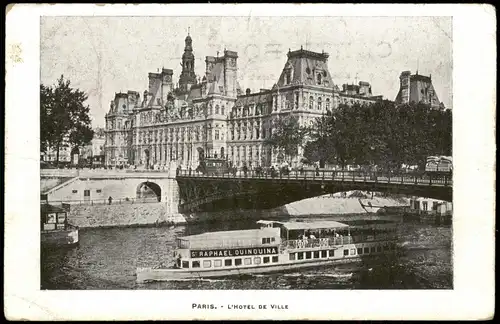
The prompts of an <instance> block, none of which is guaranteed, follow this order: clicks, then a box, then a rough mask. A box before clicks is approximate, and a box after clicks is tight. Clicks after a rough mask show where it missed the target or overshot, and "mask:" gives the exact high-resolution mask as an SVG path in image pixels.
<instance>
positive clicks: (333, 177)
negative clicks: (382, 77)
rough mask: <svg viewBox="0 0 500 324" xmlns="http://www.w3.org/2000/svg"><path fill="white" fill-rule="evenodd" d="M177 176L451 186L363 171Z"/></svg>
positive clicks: (440, 178) (436, 178) (440, 180)
mask: <svg viewBox="0 0 500 324" xmlns="http://www.w3.org/2000/svg"><path fill="white" fill-rule="evenodd" d="M179 176H190V177H210V178H250V179H269V178H274V179H301V180H315V181H341V182H365V183H366V182H372V183H388V184H412V185H434V186H452V178H451V176H450V175H433V176H429V175H426V174H392V173H382V172H363V171H336V170H324V169H323V170H311V169H309V170H292V171H288V172H281V171H280V170H275V169H274V170H273V169H269V168H265V169H264V168H263V169H262V170H260V171H259V170H255V169H252V170H248V171H247V172H244V171H243V170H241V169H240V170H238V171H237V172H235V173H234V172H233V173H229V172H226V173H222V172H221V173H219V174H210V175H207V174H203V173H191V174H189V172H188V171H187V170H182V171H181V172H179Z"/></svg>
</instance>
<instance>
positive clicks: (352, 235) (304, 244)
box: [136, 220, 397, 283]
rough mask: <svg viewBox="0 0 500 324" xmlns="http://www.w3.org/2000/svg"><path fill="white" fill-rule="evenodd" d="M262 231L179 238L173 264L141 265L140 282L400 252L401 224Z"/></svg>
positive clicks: (278, 226)
mask: <svg viewBox="0 0 500 324" xmlns="http://www.w3.org/2000/svg"><path fill="white" fill-rule="evenodd" d="M257 223H258V224H259V225H260V228H259V229H248V230H238V231H220V232H210V233H203V234H198V235H190V236H184V237H179V238H177V239H176V248H175V250H174V251H173V256H174V260H175V261H174V264H173V265H172V266H171V267H169V268H138V269H137V277H136V280H137V282H139V283H143V282H148V281H165V280H179V279H198V278H210V277H225V276H233V275H248V274H256V273H268V272H282V271H289V270H295V269H300V268H305V267H317V266H323V265H332V264H340V263H352V262H359V261H361V260H363V261H365V260H367V259H372V260H376V259H377V258H380V257H383V258H382V259H384V260H387V257H388V256H391V255H392V256H393V255H395V253H394V252H395V251H396V240H397V237H396V231H395V230H396V227H395V225H396V224H395V223H390V224H378V225H380V226H377V225H374V224H364V225H363V224H360V225H347V224H344V223H339V222H336V221H315V222H278V221H266V220H260V221H258V222H257Z"/></svg>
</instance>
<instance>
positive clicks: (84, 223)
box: [68, 202, 185, 228]
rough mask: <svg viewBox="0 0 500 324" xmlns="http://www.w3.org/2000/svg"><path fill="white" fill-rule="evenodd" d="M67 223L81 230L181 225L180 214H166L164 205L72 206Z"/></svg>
mask: <svg viewBox="0 0 500 324" xmlns="http://www.w3.org/2000/svg"><path fill="white" fill-rule="evenodd" d="M68 221H69V222H70V223H71V224H73V225H76V226H79V227H81V228H88V227H119V226H146V225H154V224H165V223H168V224H183V223H185V219H184V217H183V216H182V215H180V214H173V213H169V212H168V208H167V205H166V204H165V203H161V202H159V203H136V204H115V205H113V204H111V205H93V206H91V205H72V206H71V209H70V212H69V215H68Z"/></svg>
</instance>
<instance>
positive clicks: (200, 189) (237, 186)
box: [176, 170, 453, 212]
mask: <svg viewBox="0 0 500 324" xmlns="http://www.w3.org/2000/svg"><path fill="white" fill-rule="evenodd" d="M176 180H177V183H178V186H179V210H180V211H182V212H193V211H218V210H225V209H240V208H241V209H267V208H275V207H278V206H282V205H285V204H288V203H291V202H294V201H298V200H302V199H306V198H311V197H316V196H320V195H324V194H328V193H336V192H344V191H350V190H363V191H377V192H385V193H397V194H404V195H409V196H421V197H428V198H435V199H441V200H446V201H452V196H453V195H452V189H453V188H452V176H451V175H439V176H438V175H428V174H383V173H375V172H367V173H363V172H356V171H333V170H318V171H304V172H302V173H300V172H291V173H288V174H287V175H283V174H275V175H274V176H271V175H269V174H255V173H250V172H249V173H248V174H238V175H236V174H235V175H233V174H222V175H218V176H207V175H202V174H198V173H195V172H193V171H191V172H190V171H180V172H179V173H178V174H177V177H176Z"/></svg>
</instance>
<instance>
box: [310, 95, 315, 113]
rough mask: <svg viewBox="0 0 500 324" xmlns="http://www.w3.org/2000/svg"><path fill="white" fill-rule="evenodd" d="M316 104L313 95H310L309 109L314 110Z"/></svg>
mask: <svg viewBox="0 0 500 324" xmlns="http://www.w3.org/2000/svg"><path fill="white" fill-rule="evenodd" d="M313 106H314V98H313V97H312V96H311V97H309V109H311V110H313Z"/></svg>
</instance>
